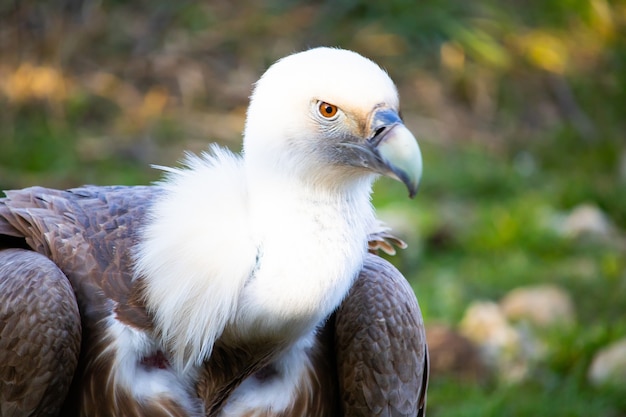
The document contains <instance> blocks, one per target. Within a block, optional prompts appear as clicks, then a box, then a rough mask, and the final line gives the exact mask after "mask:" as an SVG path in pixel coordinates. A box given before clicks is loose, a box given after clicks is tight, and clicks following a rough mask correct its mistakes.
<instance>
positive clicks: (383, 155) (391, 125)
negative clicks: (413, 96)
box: [244, 48, 422, 197]
mask: <svg viewBox="0 0 626 417" xmlns="http://www.w3.org/2000/svg"><path fill="white" fill-rule="evenodd" d="M398 107H399V100H398V93H397V90H396V87H395V85H394V83H393V81H392V80H391V79H390V78H389V76H388V75H387V73H386V72H385V71H383V70H382V69H381V68H380V67H379V66H378V65H377V64H375V63H374V62H372V61H370V60H369V59H367V58H364V57H363V56H361V55H359V54H357V53H355V52H352V51H347V50H341V49H334V48H316V49H311V50H308V51H304V52H300V53H296V54H293V55H290V56H287V57H285V58H283V59H281V60H279V61H278V62H276V63H275V64H274V65H272V66H271V67H270V68H269V69H268V70H267V71H266V72H265V74H264V75H263V76H262V77H261V79H260V80H259V81H258V83H257V84H256V87H255V89H254V93H253V94H252V97H251V101H250V106H249V108H248V114H247V120H246V128H245V134H244V155H245V159H246V162H247V164H248V165H249V166H250V169H251V171H252V173H253V174H252V175H263V174H268V173H271V172H276V173H277V174H278V175H290V176H296V177H298V178H299V179H300V180H301V181H302V183H303V184H306V185H307V186H310V187H312V188H314V189H319V190H330V191H331V192H336V191H337V187H339V188H340V189H341V187H346V188H347V189H350V188H352V187H355V186H356V187H358V185H359V184H366V185H369V184H371V182H372V180H373V178H374V177H375V176H376V175H377V174H382V175H386V176H389V177H392V178H394V179H397V180H399V181H402V182H403V183H404V184H405V185H406V186H407V188H408V190H409V195H410V196H411V197H413V196H414V195H415V193H416V192H417V187H418V184H419V180H420V177H421V173H422V158H421V153H420V150H419V147H418V145H417V142H416V140H415V138H414V137H413V135H412V134H411V133H410V132H409V130H408V129H407V128H406V127H405V126H404V124H403V123H402V119H401V117H400V115H399V110H398ZM368 188H369V187H368ZM340 191H344V190H340Z"/></svg>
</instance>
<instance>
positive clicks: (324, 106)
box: [318, 101, 337, 119]
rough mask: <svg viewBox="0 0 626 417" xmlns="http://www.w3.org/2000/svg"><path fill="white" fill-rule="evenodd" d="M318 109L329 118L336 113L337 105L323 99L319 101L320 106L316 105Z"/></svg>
mask: <svg viewBox="0 0 626 417" xmlns="http://www.w3.org/2000/svg"><path fill="white" fill-rule="evenodd" d="M318 109H319V111H320V114H321V115H322V116H324V117H326V118H327V119H330V118H331V117H333V116H335V115H336V114H337V106H334V105H332V104H328V103H326V102H324V101H322V102H321V103H320V106H319V107H318Z"/></svg>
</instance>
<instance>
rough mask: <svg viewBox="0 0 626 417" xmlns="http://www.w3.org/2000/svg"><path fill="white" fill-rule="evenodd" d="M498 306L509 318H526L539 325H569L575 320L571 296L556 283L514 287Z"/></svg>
mask: <svg viewBox="0 0 626 417" xmlns="http://www.w3.org/2000/svg"><path fill="white" fill-rule="evenodd" d="M500 308H501V309H502V312H503V313H504V315H505V316H506V318H507V319H509V320H512V321H519V320H527V321H528V322H530V323H532V324H534V325H536V326H539V327H550V326H553V325H564V324H565V325H570V324H573V323H574V321H575V312H574V303H573V302H572V299H571V297H570V296H569V294H568V293H567V292H566V291H565V290H564V289H562V288H561V287H558V286H556V285H550V284H546V285H534V286H528V287H520V288H516V289H514V290H512V291H510V292H509V293H508V294H507V295H506V296H505V297H504V298H503V299H502V300H501V301H500Z"/></svg>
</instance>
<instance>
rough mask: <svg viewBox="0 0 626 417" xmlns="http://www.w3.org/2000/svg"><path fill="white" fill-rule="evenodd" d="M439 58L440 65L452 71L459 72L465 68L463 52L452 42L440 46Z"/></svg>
mask: <svg viewBox="0 0 626 417" xmlns="http://www.w3.org/2000/svg"><path fill="white" fill-rule="evenodd" d="M439 54H440V56H441V64H442V65H443V66H444V67H446V68H448V69H450V70H452V71H461V70H463V67H464V66H465V51H464V50H463V48H462V47H461V46H460V45H459V44H457V43H454V42H445V43H444V44H442V45H441V49H440V51H439Z"/></svg>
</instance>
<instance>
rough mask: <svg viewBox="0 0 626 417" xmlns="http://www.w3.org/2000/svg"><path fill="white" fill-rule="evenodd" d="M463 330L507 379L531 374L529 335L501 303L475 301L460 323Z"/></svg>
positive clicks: (502, 376)
mask: <svg viewBox="0 0 626 417" xmlns="http://www.w3.org/2000/svg"><path fill="white" fill-rule="evenodd" d="M460 329H461V333H462V334H464V335H465V336H466V337H467V338H469V339H470V340H471V341H473V342H474V343H476V344H477V345H478V346H479V348H480V350H481V353H482V355H483V357H484V359H485V360H486V362H487V363H488V364H489V365H490V366H491V367H493V368H494V369H495V370H496V371H497V373H498V375H499V376H500V378H502V379H503V380H505V381H507V382H517V381H521V380H523V379H524V378H525V377H526V376H527V375H528V373H529V370H530V368H529V365H530V361H529V359H530V358H529V356H530V355H529V354H528V352H526V350H527V349H526V346H527V345H528V344H529V343H527V341H526V340H525V339H527V338H528V335H526V334H524V333H522V332H521V331H520V330H518V329H516V328H515V327H513V326H512V325H511V324H510V323H509V322H508V320H507V318H506V316H505V315H504V313H503V311H502V310H501V309H500V306H499V305H498V304H497V303H495V302H491V301H480V302H474V303H472V304H471V305H470V306H469V307H468V309H467V311H466V312H465V315H464V317H463V319H462V320H461V324H460Z"/></svg>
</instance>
